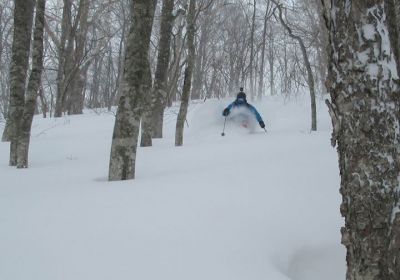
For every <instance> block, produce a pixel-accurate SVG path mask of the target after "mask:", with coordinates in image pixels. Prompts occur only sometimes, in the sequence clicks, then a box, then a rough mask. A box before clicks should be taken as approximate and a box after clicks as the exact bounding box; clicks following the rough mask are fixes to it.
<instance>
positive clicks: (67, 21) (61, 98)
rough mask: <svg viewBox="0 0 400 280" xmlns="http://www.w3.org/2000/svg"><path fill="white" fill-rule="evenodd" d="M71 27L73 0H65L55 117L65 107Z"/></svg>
mask: <svg viewBox="0 0 400 280" xmlns="http://www.w3.org/2000/svg"><path fill="white" fill-rule="evenodd" d="M70 29H71V0H64V7H63V15H62V19H61V39H60V44H59V46H58V53H57V55H58V70H57V96H56V105H55V111H54V117H56V118H58V117H61V116H62V113H63V110H64V107H65V104H64V103H65V98H66V93H65V89H64V87H65V84H64V83H65V72H66V69H65V68H66V58H67V56H68V57H69V59H71V57H70V53H68V52H67V48H66V44H67V39H68V35H69V34H70Z"/></svg>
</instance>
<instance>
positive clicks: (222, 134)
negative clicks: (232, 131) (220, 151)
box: [221, 117, 226, 136]
mask: <svg viewBox="0 0 400 280" xmlns="http://www.w3.org/2000/svg"><path fill="white" fill-rule="evenodd" d="M225 124H226V117H225V121H224V129H223V130H222V133H221V136H225Z"/></svg>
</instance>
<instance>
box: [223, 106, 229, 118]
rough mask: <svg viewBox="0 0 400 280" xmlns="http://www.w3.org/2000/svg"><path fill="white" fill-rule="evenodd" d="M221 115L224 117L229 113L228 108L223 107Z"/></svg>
mask: <svg viewBox="0 0 400 280" xmlns="http://www.w3.org/2000/svg"><path fill="white" fill-rule="evenodd" d="M222 115H223V116H224V117H226V116H227V115H229V109H228V108H225V110H224V111H223V112H222Z"/></svg>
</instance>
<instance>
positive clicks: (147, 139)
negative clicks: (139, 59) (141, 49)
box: [140, 60, 153, 147]
mask: <svg viewBox="0 0 400 280" xmlns="http://www.w3.org/2000/svg"><path fill="white" fill-rule="evenodd" d="M143 85H144V91H145V92H151V86H152V79H151V68H150V62H149V61H148V60H147V65H146V73H145V77H144V80H143ZM151 97H152V96H151V94H147V95H146V96H145V98H144V106H143V107H144V112H143V118H142V122H141V126H142V135H141V139H140V146H141V147H150V146H152V145H153V142H152V139H151V138H152V134H151V132H152V130H151V129H149V128H151V127H152V123H151V122H152V118H151V117H152V114H151V113H152V111H151Z"/></svg>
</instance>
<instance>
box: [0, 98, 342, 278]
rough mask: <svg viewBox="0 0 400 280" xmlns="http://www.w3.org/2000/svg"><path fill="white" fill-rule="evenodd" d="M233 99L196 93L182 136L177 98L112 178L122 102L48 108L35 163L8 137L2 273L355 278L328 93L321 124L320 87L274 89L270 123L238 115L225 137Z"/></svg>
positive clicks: (2, 166)
mask: <svg viewBox="0 0 400 280" xmlns="http://www.w3.org/2000/svg"><path fill="white" fill-rule="evenodd" d="M231 101H232V100H231V99H229V100H208V101H206V102H205V103H194V104H192V105H191V107H190V110H189V116H188V124H189V127H185V136H184V146H183V147H175V146H174V130H175V119H176V112H177V108H172V109H169V110H167V112H166V120H165V128H164V132H165V133H164V135H165V137H164V138H163V139H159V140H154V146H153V147H149V148H139V149H138V156H137V165H136V167H137V168H136V179H135V180H130V181H123V182H108V181H107V174H108V163H109V154H110V147H111V136H112V130H113V125H114V115H113V114H111V113H107V112H94V111H88V112H86V113H85V114H84V115H80V116H70V117H69V116H68V117H63V118H59V119H42V118H40V117H37V118H35V120H34V123H33V132H32V140H31V152H30V157H29V159H30V168H28V169H24V170H17V169H15V168H12V167H9V166H8V149H9V144H8V143H0V178H1V179H0V185H1V186H0V279H1V280H17V279H18V280H26V279H30V280H61V279H62V280H103V279H104V280H106V279H107V280H109V279H118V280H125V279H130V280H132V279H135V280H160V279H163V280H261V279H263V280H265V279H268V280H283V279H291V280H338V279H344V278H345V249H344V247H343V246H342V245H341V244H340V227H341V226H342V224H343V220H342V218H341V217H340V213H339V205H340V194H339V182H340V178H339V171H338V163H337V153H336V151H335V149H333V148H332V147H331V146H330V133H331V124H330V119H329V116H328V113H327V109H326V106H325V105H324V104H323V102H319V107H318V118H319V119H318V125H319V128H318V129H319V130H318V132H314V133H310V131H309V128H310V116H309V115H310V113H309V112H310V108H309V107H310V106H309V103H308V98H307V97H304V98H298V99H292V100H290V101H287V102H285V101H284V100H283V99H282V98H278V97H268V98H266V99H265V100H264V101H263V102H262V103H261V104H260V103H254V105H255V106H256V107H257V109H259V112H260V113H261V115H262V116H263V118H264V121H265V123H266V125H267V129H268V134H266V133H265V132H264V131H263V130H261V129H260V128H258V130H257V132H256V133H248V131H246V130H245V129H243V128H241V127H235V126H234V125H233V124H232V123H231V122H229V121H228V123H227V127H226V130H225V132H226V135H225V137H221V132H222V127H223V121H224V119H223V117H222V115H221V112H222V109H223V108H224V107H225V106H226V105H227V104H228V103H229V102H231ZM1 132H2V128H1V129H0V133H1Z"/></svg>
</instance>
